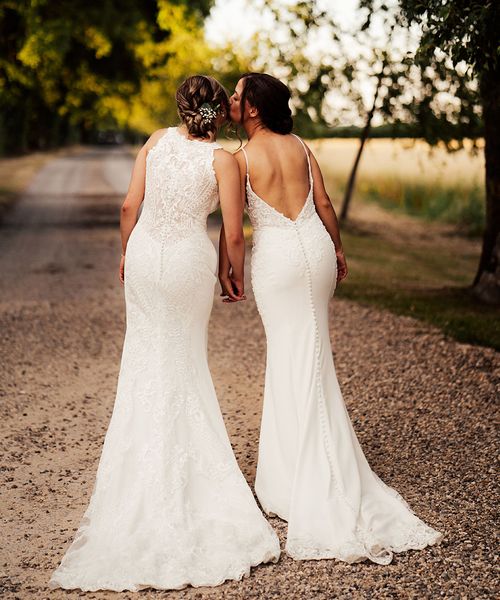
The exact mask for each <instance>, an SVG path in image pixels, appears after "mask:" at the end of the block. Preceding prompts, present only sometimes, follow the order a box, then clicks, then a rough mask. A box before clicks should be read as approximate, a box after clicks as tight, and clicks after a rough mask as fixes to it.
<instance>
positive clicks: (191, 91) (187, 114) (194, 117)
mask: <svg viewBox="0 0 500 600" xmlns="http://www.w3.org/2000/svg"><path fill="white" fill-rule="evenodd" d="M175 100H176V102H177V111H178V113H179V117H180V118H181V121H182V122H183V123H184V124H185V125H186V127H187V130H188V132H189V133H190V135H192V136H194V137H197V138H202V139H205V138H208V137H210V136H211V134H212V135H215V133H216V132H217V128H218V127H219V126H220V124H221V123H220V119H219V118H218V117H219V115H222V116H223V117H224V121H226V120H227V119H228V116H229V96H228V95H227V92H226V90H225V89H224V88H223V86H222V85H221V84H220V83H219V82H218V81H217V79H214V78H213V77H208V76H206V75H193V76H192V77H188V78H187V79H186V80H185V81H184V82H183V83H182V84H181V85H180V86H179V88H178V89H177V92H176V94H175ZM204 104H208V105H209V106H210V107H211V108H212V109H214V110H216V111H217V116H216V117H215V118H213V119H206V118H205V119H204V116H203V110H202V111H200V108H201V107H202V106H203V105H204ZM217 106H218V108H217Z"/></svg>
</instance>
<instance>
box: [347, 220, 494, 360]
mask: <svg viewBox="0 0 500 600" xmlns="http://www.w3.org/2000/svg"><path fill="white" fill-rule="evenodd" d="M343 244H344V248H345V250H346V256H347V260H348V267H349V276H348V278H347V279H346V280H345V281H344V282H343V283H342V284H341V285H340V286H339V288H338V291H337V294H338V296H339V297H340V298H348V299H349V300H354V301H356V302H360V303H366V304H371V305H375V306H378V307H381V308H385V309H388V310H390V311H392V312H394V313H396V314H402V315H409V316H412V317H415V318H417V319H420V320H422V321H425V322H427V323H430V324H432V325H435V326H437V327H439V328H440V329H441V330H442V331H444V332H445V333H446V334H448V335H450V336H452V337H454V338H455V339H457V340H459V341H461V342H467V343H471V344H479V345H483V346H490V347H492V348H495V349H496V350H500V309H498V308H495V307H490V306H486V305H483V304H480V303H479V302H478V301H477V300H476V299H475V298H474V297H473V296H472V295H471V293H470V289H469V286H470V283H471V282H472V279H473V277H474V273H475V268H476V266H477V260H478V257H477V256H476V255H475V254H467V253H462V254H460V255H457V254H456V252H455V251H454V250H453V249H451V248H450V250H446V249H444V248H443V247H436V248H432V247H431V248H429V247H425V248H424V247H422V248H420V247H418V246H413V247H409V246H408V245H405V244H404V243H398V242H391V241H388V240H386V239H381V238H379V237H376V236H372V235H369V234H368V235H367V234H366V233H363V234H360V233H359V232H356V231H352V230H349V229H348V228H346V229H344V232H343Z"/></svg>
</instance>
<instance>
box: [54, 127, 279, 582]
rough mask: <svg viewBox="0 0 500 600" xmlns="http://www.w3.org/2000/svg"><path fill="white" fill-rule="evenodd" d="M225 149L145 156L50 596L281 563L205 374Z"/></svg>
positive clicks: (160, 149)
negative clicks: (89, 433)
mask: <svg viewBox="0 0 500 600" xmlns="http://www.w3.org/2000/svg"><path fill="white" fill-rule="evenodd" d="M220 147H221V146H220V145H219V144H217V143H208V142H203V141H198V140H189V139H187V138H185V137H184V136H182V134H181V133H180V132H179V131H178V130H177V128H169V129H167V130H166V132H165V134H164V135H163V136H162V137H161V139H160V140H159V141H158V143H157V144H156V145H155V146H154V147H153V148H152V149H151V150H150V151H149V153H148V156H147V168H146V189H145V197H144V207H143V211H142V214H141V216H140V218H139V220H138V222H137V225H136V226H135V228H134V229H133V231H132V233H131V235H130V238H129V241H128V245H127V256H126V261H125V299H126V311H127V315H126V317H127V330H126V335H125V341H124V347H123V355H122V361H121V367H120V374H119V380H118V387H117V394H116V399H115V404H114V408H113V414H112V417H111V421H110V424H109V428H108V431H107V433H106V437H105V440H104V445H103V449H102V454H101V458H100V461H99V465H98V469H97V475H96V480H95V484H94V488H93V491H92V495H91V498H90V502H89V505H88V507H87V509H86V511H85V514H84V516H83V519H82V521H81V523H80V526H79V528H78V531H77V533H76V535H75V538H74V540H73V542H72V544H71V545H70V547H69V549H68V550H67V552H66V554H65V555H64V558H63V560H62V562H61V564H60V565H59V567H58V568H57V569H56V570H55V571H54V573H53V574H52V577H51V579H50V582H49V585H50V587H51V588H57V587H61V588H66V589H72V588H80V589H82V590H86V591H95V590H98V589H109V590H115V591H122V590H131V591H137V590H140V589H143V588H147V587H154V588H158V589H175V588H181V587H184V586H185V585H187V584H191V585H193V586H204V585H209V586H214V585H218V584H220V583H222V582H223V581H225V580H226V579H240V578H241V577H243V576H244V575H246V574H248V573H249V571H250V567H252V566H254V565H257V564H259V563H262V562H267V561H276V560H277V559H278V557H279V554H280V548H279V542H278V538H277V536H276V534H275V532H274V531H273V529H272V528H271V527H270V525H269V524H268V522H267V521H266V520H265V518H264V516H263V515H262V513H261V512H260V510H259V508H258V506H257V504H256V502H255V500H254V497H253V495H252V492H251V490H250V488H249V487H248V485H247V483H246V481H245V479H244V477H243V475H242V473H241V471H240V469H239V468H238V465H237V462H236V459H235V457H234V453H233V451H232V448H231V445H230V442H229V438H228V436H227V433H226V429H225V426H224V422H223V419H222V415H221V411H220V408H219V405H218V402H217V398H216V395H215V391H214V387H213V383H212V379H211V375H210V372H209V369H208V364H207V328H208V320H209V316H210V312H211V308H212V304H213V297H214V285H215V283H216V281H217V278H216V275H215V273H216V266H217V253H216V251H215V248H214V246H213V244H212V242H211V241H210V239H209V238H208V236H207V231H206V222H207V216H208V214H209V213H210V212H212V211H213V210H215V208H216V207H217V205H218V194H217V182H216V179H215V173H214V170H213V158H214V151H215V150H216V149H217V148H220Z"/></svg>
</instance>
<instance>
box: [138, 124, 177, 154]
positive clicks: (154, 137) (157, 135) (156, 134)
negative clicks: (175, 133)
mask: <svg viewBox="0 0 500 600" xmlns="http://www.w3.org/2000/svg"><path fill="white" fill-rule="evenodd" d="M169 129H171V127H164V128H163V129H157V130H156V131H153V133H152V134H151V135H150V136H149V138H148V140H147V141H146V143H145V144H144V145H145V146H146V149H147V150H150V149H151V148H152V147H153V146H155V145H156V143H157V142H158V141H159V140H160V139H161V138H162V137H163V136H164V135H165V134H166V133H167V131H168V130H169Z"/></svg>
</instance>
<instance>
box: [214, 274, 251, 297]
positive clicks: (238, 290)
mask: <svg viewBox="0 0 500 600" xmlns="http://www.w3.org/2000/svg"><path fill="white" fill-rule="evenodd" d="M219 283H220V286H221V290H222V291H221V293H220V295H221V296H222V302H226V303H229V302H239V301H241V300H246V299H247V297H246V296H245V292H244V284H243V281H241V280H239V279H237V278H235V277H234V276H233V274H232V272H231V273H219Z"/></svg>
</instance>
